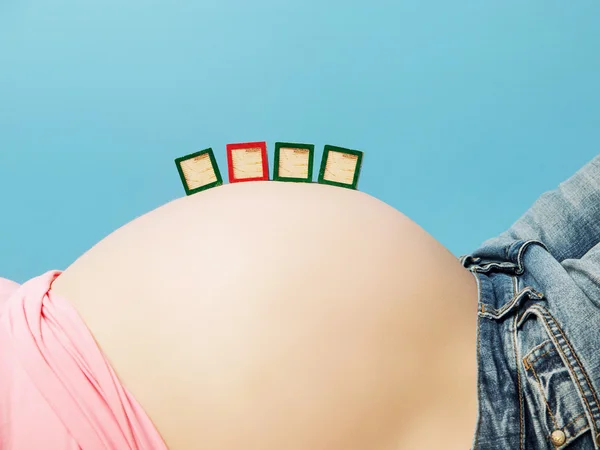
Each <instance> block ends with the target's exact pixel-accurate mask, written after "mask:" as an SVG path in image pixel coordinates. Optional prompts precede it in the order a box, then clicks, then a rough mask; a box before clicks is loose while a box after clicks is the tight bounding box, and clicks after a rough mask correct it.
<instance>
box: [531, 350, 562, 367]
mask: <svg viewBox="0 0 600 450" xmlns="http://www.w3.org/2000/svg"><path fill="white" fill-rule="evenodd" d="M554 352H556V348H551V349H550V350H548V351H547V352H546V353H542V354H541V355H540V356H538V357H537V358H535V359H534V360H533V361H528V363H529V364H533V363H534V362H536V361H539V360H540V359H542V358H543V357H544V356H548V355H550V354H552V353H554Z"/></svg>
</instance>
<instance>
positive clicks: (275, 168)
mask: <svg viewBox="0 0 600 450" xmlns="http://www.w3.org/2000/svg"><path fill="white" fill-rule="evenodd" d="M282 148H298V149H303V150H308V177H307V178H293V177H282V176H280V175H279V155H280V152H281V149H282ZM314 160H315V146H314V145H313V144H299V143H292V142H276V143H275V158H274V160H273V181H293V182H296V183H311V182H312V179H313V165H314Z"/></svg>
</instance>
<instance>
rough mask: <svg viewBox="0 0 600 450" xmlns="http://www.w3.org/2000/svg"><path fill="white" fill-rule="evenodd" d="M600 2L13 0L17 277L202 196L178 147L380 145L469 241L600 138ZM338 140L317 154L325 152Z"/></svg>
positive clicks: (416, 204)
mask: <svg viewBox="0 0 600 450" xmlns="http://www.w3.org/2000/svg"><path fill="white" fill-rule="evenodd" d="M599 119H600V2H598V0H580V1H578V2H565V1H558V0H528V1H526V2H523V1H516V0H503V1H502V2H499V1H497V2H482V1H475V0H473V1H465V0H454V1H445V0H444V1H442V0H439V1H430V0H412V1H407V0H395V1H377V0H371V1H360V2H358V1H357V2H352V1H348V0H345V1H341V0H328V1H322V0H321V1H317V0H304V1H299V2H291V1H267V0H253V1H248V0H238V1H232V0H204V1H203V0H180V1H166V0H164V1H141V0H127V1H123V0H119V1H117V0H102V1H98V0H93V1H84V2H82V1H79V0H56V1H52V2H48V1H41V0H1V1H0V199H1V204H0V208H1V210H0V211H1V212H0V215H1V217H0V276H5V277H9V278H12V279H15V280H17V281H24V280H25V279H27V278H29V277H32V276H35V275H37V274H39V273H41V272H43V271H46V270H49V269H52V268H65V267H66V266H68V265H69V264H70V263H71V262H72V261H73V260H74V259H75V258H76V257H78V256H79V255H80V254H81V253H82V252H84V251H85V250H87V249H88V248H89V247H90V246H92V245H93V244H95V243H96V242H97V241H98V240H100V239H101V238H103V237H104V236H106V235H107V234H109V233H110V232H111V231H113V230H114V229H116V228H118V227H119V226H121V225H122V224H124V223H126V222H128V221H130V220H131V219H133V218H135V217H136V216H139V215H140V214H143V213H145V212H147V211H149V210H151V209H153V208H155V207H158V206H160V205H161V204H164V203H165V202H168V201H170V200H172V199H174V198H176V197H179V196H183V195H184V192H183V189H182V187H181V183H180V180H179V177H178V175H177V171H176V169H175V165H174V163H173V160H174V158H176V157H178V156H182V155H185V154H188V153H192V152H194V151H197V150H200V149H203V148H206V147H209V146H212V147H213V148H214V149H215V152H216V155H217V159H218V162H219V165H220V166H221V170H222V171H223V172H225V167H226V166H225V162H226V161H225V144H226V143H229V142H240V141H241V142H244V141H251V140H266V141H267V142H268V143H269V145H270V147H269V149H270V152H271V153H270V156H271V160H272V145H273V143H274V142H275V141H277V140H287V141H300V142H312V143H314V144H316V145H317V148H319V149H321V148H322V146H323V144H327V143H328V144H334V145H340V146H347V147H350V148H357V149H361V150H363V151H365V160H364V170H363V174H362V178H361V181H360V184H359V188H360V189H361V190H362V191H365V192H367V193H369V194H371V195H373V196H376V197H378V198H380V199H382V200H384V201H386V202H387V203H389V204H391V205H393V206H394V207H396V208H397V209H399V210H401V211H403V212H404V213H405V214H407V215H408V216H410V217H411V218H412V219H413V220H415V221H416V222H417V223H419V224H420V225H421V226H423V227H424V228H425V229H426V230H427V231H428V232H430V233H431V234H432V235H433V236H434V237H436V238H437V239H438V240H439V241H441V242H442V243H443V244H444V245H446V246H447V247H448V248H449V249H450V250H451V251H452V252H453V253H455V254H456V255H458V254H462V253H465V252H468V251H470V250H472V249H473V248H474V247H476V246H477V245H478V244H479V243H480V242H482V241H483V240H484V239H486V238H488V237H491V236H493V235H495V234H497V233H499V232H501V231H502V230H504V229H505V228H506V227H508V226H509V225H510V224H511V223H512V222H513V221H514V220H516V219H517V218H518V216H519V215H520V214H522V213H523V212H524V211H525V210H526V208H527V207H528V206H529V205H530V204H531V203H532V202H533V200H534V199H535V198H537V196H538V195H539V194H540V193H542V192H543V191H545V190H547V189H551V188H554V187H555V186H556V185H557V184H558V183H559V182H560V181H561V180H563V179H565V178H566V177H568V176H569V175H570V174H572V173H573V172H574V171H575V170H577V169H578V168H579V167H581V166H582V165H583V164H584V163H585V162H587V161H588V160H589V159H591V158H592V157H593V156H594V155H596V154H597V153H598V151H599V149H600V126H599V123H600V122H599ZM319 159H320V153H319V154H318V155H317V161H316V162H317V163H318V162H319Z"/></svg>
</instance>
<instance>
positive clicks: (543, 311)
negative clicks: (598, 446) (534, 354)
mask: <svg viewBox="0 0 600 450" xmlns="http://www.w3.org/2000/svg"><path fill="white" fill-rule="evenodd" d="M531 310H537V311H538V312H539V313H540V316H541V318H542V320H543V322H544V323H545V325H546V329H547V331H548V332H549V333H550V337H551V338H552V340H553V341H554V345H555V346H556V348H557V349H558V350H559V351H560V354H562V356H563V357H564V358H563V360H566V362H567V364H568V365H569V368H570V369H571V370H570V373H571V375H573V376H574V378H575V381H576V382H575V386H576V387H577V389H578V390H579V393H580V394H581V397H582V398H583V401H584V403H585V406H586V407H587V411H588V413H589V414H590V419H591V422H592V423H591V425H592V427H593V429H594V434H598V431H597V429H596V418H595V417H594V414H593V411H592V408H591V407H590V404H589V401H588V398H587V396H586V395H585V393H584V389H583V386H581V381H580V380H579V377H578V376H577V374H576V372H575V369H574V368H573V366H572V364H571V361H570V359H569V357H568V356H567V355H565V353H564V351H563V349H562V347H561V345H560V343H559V342H558V341H557V340H556V335H555V334H554V332H553V330H552V327H551V324H550V323H549V320H548V317H550V318H552V316H551V315H550V313H549V312H548V311H547V310H546V309H545V308H543V307H542V306H540V305H534V306H532V307H531ZM522 319H523V318H522ZM522 319H521V320H522ZM552 321H553V322H555V321H554V319H553V318H552ZM553 325H555V326H556V328H557V330H558V332H559V333H560V334H561V336H562V338H563V339H564V340H565V343H566V345H567V346H568V347H569V350H570V351H571V352H572V353H573V355H574V357H575V359H576V362H577V364H578V365H579V370H580V371H581V373H582V374H583V376H584V377H585V379H586V381H587V382H588V384H589V385H590V392H591V394H592V396H593V397H594V400H595V401H596V405H598V400H597V398H596V394H595V393H594V390H593V386H592V384H591V383H590V381H589V378H588V377H587V374H586V372H585V370H583V366H582V365H581V363H580V362H579V359H578V357H577V355H576V354H575V352H574V350H573V348H572V347H571V344H570V342H569V341H568V340H567V338H566V336H565V335H564V333H563V332H562V330H561V329H560V327H558V324H556V323H553ZM597 407H598V406H597Z"/></svg>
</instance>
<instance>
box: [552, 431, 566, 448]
mask: <svg viewBox="0 0 600 450" xmlns="http://www.w3.org/2000/svg"><path fill="white" fill-rule="evenodd" d="M550 439H551V440H552V443H553V444H554V446H555V447H560V446H561V445H563V444H564V443H565V441H566V440H567V437H566V436H565V433H564V432H563V431H562V430H554V431H553V432H552V434H551V435H550Z"/></svg>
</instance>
